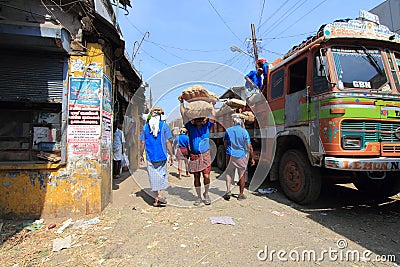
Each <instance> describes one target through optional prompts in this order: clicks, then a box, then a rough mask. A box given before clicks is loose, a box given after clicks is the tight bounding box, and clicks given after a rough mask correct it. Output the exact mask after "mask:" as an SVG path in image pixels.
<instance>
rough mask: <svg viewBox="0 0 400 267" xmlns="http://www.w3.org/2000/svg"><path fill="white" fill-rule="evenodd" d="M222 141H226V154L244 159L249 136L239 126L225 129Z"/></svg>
mask: <svg viewBox="0 0 400 267" xmlns="http://www.w3.org/2000/svg"><path fill="white" fill-rule="evenodd" d="M224 140H225V141H226V154H228V155H231V156H234V157H237V158H244V157H245V156H246V152H247V150H248V148H249V144H250V135H249V133H248V132H247V131H246V129H244V128H243V127H242V126H240V125H235V126H232V127H229V128H228V129H226V132H225V137H224Z"/></svg>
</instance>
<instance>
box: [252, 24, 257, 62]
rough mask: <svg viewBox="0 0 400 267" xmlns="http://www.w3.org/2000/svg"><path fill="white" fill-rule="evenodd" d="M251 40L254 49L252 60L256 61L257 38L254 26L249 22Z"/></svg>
mask: <svg viewBox="0 0 400 267" xmlns="http://www.w3.org/2000/svg"><path fill="white" fill-rule="evenodd" d="M251 40H252V41H253V49H254V60H255V62H257V59H258V52H257V38H256V30H255V28H254V24H253V23H252V24H251Z"/></svg>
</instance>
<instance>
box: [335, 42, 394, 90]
mask: <svg viewBox="0 0 400 267" xmlns="http://www.w3.org/2000/svg"><path fill="white" fill-rule="evenodd" d="M332 53H333V57H334V59H335V66H336V73H337V75H338V87H339V88H340V89H354V88H360V89H367V90H371V89H372V90H379V89H381V88H382V87H383V86H384V85H385V84H387V82H388V80H387V77H386V74H385V69H384V67H383V62H382V56H381V51H379V50H375V49H374V50H371V49H369V50H368V49H366V48H365V47H360V48H332Z"/></svg>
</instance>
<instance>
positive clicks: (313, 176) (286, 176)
mask: <svg viewBox="0 0 400 267" xmlns="http://www.w3.org/2000/svg"><path fill="white" fill-rule="evenodd" d="M279 183H280V185H281V187H282V190H283V192H284V193H285V195H286V196H287V197H288V198H289V199H290V200H293V201H294V202H297V203H299V204H302V205H305V204H309V203H312V202H314V201H315V200H317V199H318V197H319V195H320V192H321V174H320V170H319V169H318V168H316V167H312V166H311V164H310V162H309V161H308V157H307V155H305V154H304V153H302V152H301V151H299V150H296V149H292V150H288V151H286V152H285V153H284V154H283V156H282V158H281V161H280V164H279Z"/></svg>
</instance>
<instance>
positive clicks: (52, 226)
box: [47, 223, 57, 230]
mask: <svg viewBox="0 0 400 267" xmlns="http://www.w3.org/2000/svg"><path fill="white" fill-rule="evenodd" d="M56 226H57V225H56V224H55V223H52V224H50V225H49V226H47V229H49V230H50V229H53V228H54V227H56Z"/></svg>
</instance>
